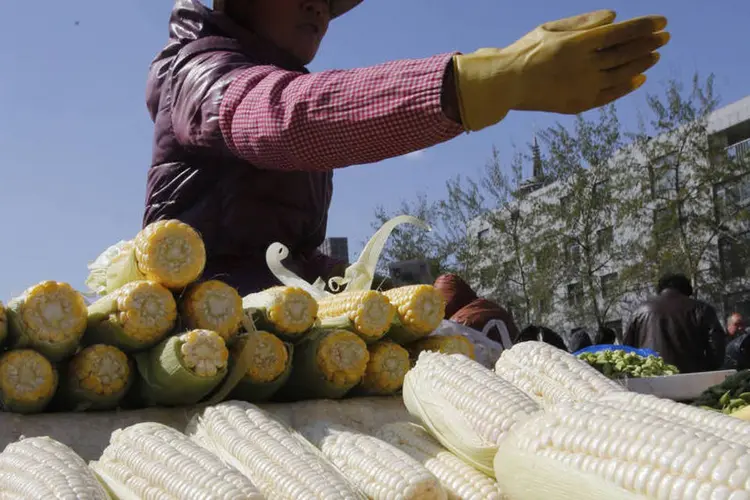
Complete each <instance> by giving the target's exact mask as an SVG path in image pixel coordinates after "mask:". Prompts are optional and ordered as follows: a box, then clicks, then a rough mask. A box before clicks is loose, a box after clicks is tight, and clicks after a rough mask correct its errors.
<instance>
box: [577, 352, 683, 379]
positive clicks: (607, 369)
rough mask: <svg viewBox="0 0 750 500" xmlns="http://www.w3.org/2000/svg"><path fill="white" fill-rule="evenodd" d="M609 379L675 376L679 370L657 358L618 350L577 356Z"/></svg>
mask: <svg viewBox="0 0 750 500" xmlns="http://www.w3.org/2000/svg"><path fill="white" fill-rule="evenodd" d="M578 357H579V358H580V359H582V360H583V361H586V362H587V363H588V364H590V365H591V366H593V367H594V368H596V369H597V370H599V371H600V372H601V373H602V374H604V375H605V376H607V377H609V378H615V379H617V378H642V377H660V376H665V375H676V374H677V373H679V370H678V369H677V367H676V366H673V365H669V364H667V363H665V362H664V360H663V359H662V358H660V357H657V356H648V357H643V356H639V355H638V354H636V353H633V352H625V351H620V350H607V351H599V352H596V353H593V352H589V353H583V354H581V355H579V356H578Z"/></svg>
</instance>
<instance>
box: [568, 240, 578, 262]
mask: <svg viewBox="0 0 750 500" xmlns="http://www.w3.org/2000/svg"><path fill="white" fill-rule="evenodd" d="M565 258H566V260H567V261H568V263H570V264H577V263H579V262H581V245H579V244H578V242H577V241H576V240H573V239H570V240H568V244H567V246H566V247H565Z"/></svg>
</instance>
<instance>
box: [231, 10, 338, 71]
mask: <svg viewBox="0 0 750 500" xmlns="http://www.w3.org/2000/svg"><path fill="white" fill-rule="evenodd" d="M222 10H223V11H224V12H225V13H226V15H228V16H229V17H230V18H232V19H233V20H234V21H235V22H236V23H238V24H240V25H241V26H242V27H243V28H245V29H247V30H250V31H252V32H253V33H255V34H257V35H258V36H260V37H262V38H265V39H266V40H268V41H270V42H271V43H273V44H274V45H276V46H277V47H278V48H280V49H282V50H284V51H285V52H288V53H289V55H291V56H293V57H294V58H295V59H297V60H298V61H299V62H300V63H301V64H303V65H306V64H309V63H310V62H311V61H312V60H313V58H314V57H315V54H317V52H318V48H319V47H320V42H321V41H322V40H323V37H324V36H325V34H326V31H328V23H329V22H330V21H331V9H330V0H224V3H223V6H222Z"/></svg>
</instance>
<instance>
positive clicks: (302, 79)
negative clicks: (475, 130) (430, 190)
mask: <svg viewBox="0 0 750 500" xmlns="http://www.w3.org/2000/svg"><path fill="white" fill-rule="evenodd" d="M451 57H452V55H451V54H445V55H439V56H434V57H430V58H427V59H416V60H402V61H395V62H389V63H386V64H381V65H377V66H372V67H369V68H361V69H352V70H343V71H323V72H319V73H313V74H308V75H306V74H302V73H298V72H291V71H285V70H281V69H279V68H277V67H274V66H255V67H253V68H249V69H246V70H244V71H243V72H242V73H240V75H238V76H237V77H236V78H235V79H234V81H233V82H232V83H231V84H230V86H229V88H228V89H227V91H226V94H225V95H224V98H223V99H222V102H221V109H220V112H219V125H220V127H221V132H222V135H223V137H224V140H225V142H226V143H227V146H228V147H229V149H230V150H231V151H232V152H233V153H234V154H236V155H237V156H238V157H240V158H243V159H245V160H247V161H248V162H250V163H252V164H253V165H256V166H258V167H261V168H268V169H284V170H316V171H320V170H331V169H334V168H340V167H345V166H348V165H358V164H363V163H373V162H377V161H380V160H384V159H386V158H392V157H395V156H400V155H403V154H406V153H410V152H412V151H418V150H420V149H424V148H426V147H429V146H433V145H435V144H439V143H441V142H444V141H447V140H449V139H451V138H453V137H456V136H457V135H459V134H460V133H462V132H463V127H461V126H460V125H459V124H457V123H455V122H454V121H452V120H450V119H449V118H447V117H446V116H445V115H444V113H443V111H442V108H441V104H440V95H441V90H442V85H443V78H444V75H445V71H446V68H447V65H448V63H449V61H450V58H451Z"/></svg>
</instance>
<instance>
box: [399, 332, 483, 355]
mask: <svg viewBox="0 0 750 500" xmlns="http://www.w3.org/2000/svg"><path fill="white" fill-rule="evenodd" d="M407 348H408V349H409V352H410V353H411V355H412V357H413V358H417V357H418V356H419V353H420V352H422V351H432V352H440V353H442V354H463V355H464V356H466V357H467V358H469V359H476V356H475V353H474V344H473V343H472V342H471V340H469V339H468V338H466V337H464V336H463V335H435V336H430V337H426V338H423V339H422V340H417V341H416V342H414V343H413V344H409V345H408V346H407Z"/></svg>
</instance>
